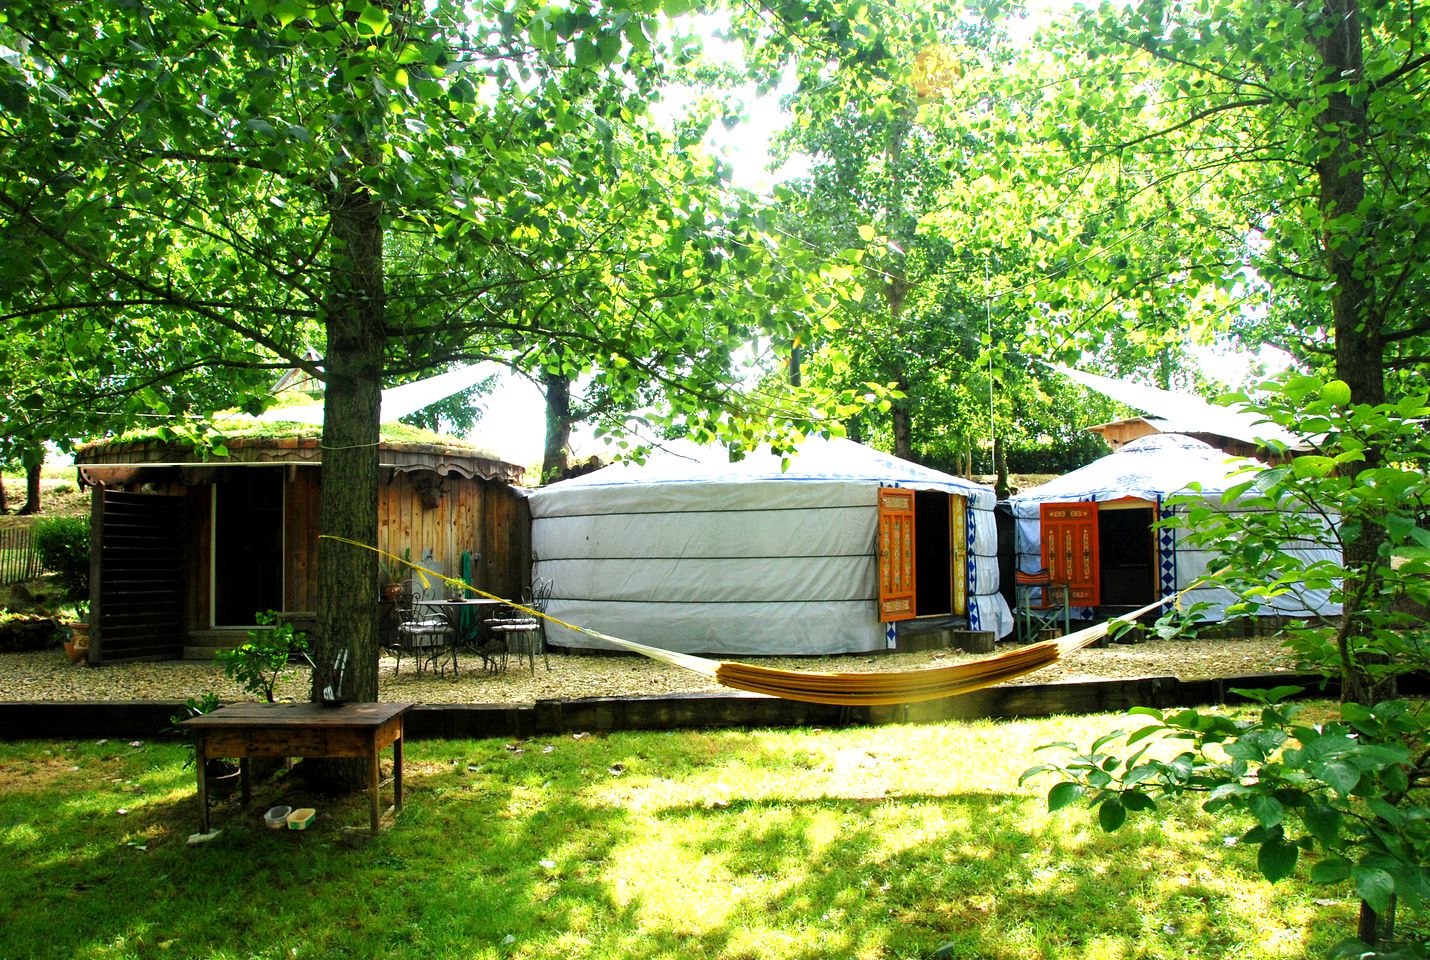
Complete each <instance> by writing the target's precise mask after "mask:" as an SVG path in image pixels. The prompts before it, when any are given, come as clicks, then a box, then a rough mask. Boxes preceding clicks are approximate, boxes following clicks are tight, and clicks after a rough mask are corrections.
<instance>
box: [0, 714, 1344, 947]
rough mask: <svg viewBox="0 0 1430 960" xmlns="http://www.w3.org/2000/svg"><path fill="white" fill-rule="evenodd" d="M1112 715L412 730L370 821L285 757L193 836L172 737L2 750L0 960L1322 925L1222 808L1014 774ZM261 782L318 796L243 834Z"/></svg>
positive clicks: (1107, 941) (1261, 940) (1074, 940)
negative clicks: (1140, 810)
mask: <svg viewBox="0 0 1430 960" xmlns="http://www.w3.org/2000/svg"><path fill="white" fill-rule="evenodd" d="M1116 723H1117V720H1116V718H1112V717H1106V716H1104V717H1092V718H1054V719H1050V720H1046V721H1024V722H1017V723H992V722H985V723H977V724H971V725H966V724H952V723H950V724H932V725H914V726H904V727H878V728H849V729H838V730H823V731H816V730H790V731H718V732H690V733H651V734H615V735H610V736H587V737H581V738H576V737H572V736H560V737H556V736H553V737H542V738H537V739H533V740H530V741H525V742H519V743H518V742H511V741H502V740H483V741H439V742H418V743H412V744H409V745H408V747H407V754H408V758H409V764H408V766H407V803H406V807H405V809H404V810H403V812H402V814H401V815H400V816H399V817H398V818H397V820H396V822H395V823H394V824H393V825H392V826H390V827H389V828H387V829H385V830H384V831H383V832H382V833H381V834H379V835H378V836H377V837H376V838H371V837H369V836H368V834H367V831H366V829H365V823H366V820H365V815H364V803H365V799H364V798H362V797H346V798H326V797H319V796H313V795H311V794H309V793H307V792H305V789H306V788H304V787H303V786H302V785H301V784H300V783H298V782H296V780H293V779H291V778H289V777H284V776H280V777H278V778H277V779H275V780H273V781H270V782H268V783H265V784H262V785H260V786H259V788H258V790H257V794H256V796H255V799H254V803H253V805H252V808H251V809H250V810H248V811H242V810H240V809H238V807H237V804H236V803H234V802H232V801H228V802H224V803H223V804H221V805H219V807H218V808H217V809H216V811H215V816H214V823H215V824H216V825H217V826H219V827H220V828H221V829H222V830H223V833H222V835H221V836H220V837H219V839H218V840H216V841H213V842H212V843H209V844H206V845H203V846H198V847H189V846H187V845H186V844H185V842H184V841H185V838H186V837H187V835H188V834H189V833H191V832H192V831H193V830H194V829H195V828H196V819H197V818H196V810H195V807H194V795H193V786H192V781H193V776H194V774H193V770H192V769H191V768H189V769H186V768H185V767H184V766H183V759H184V750H183V749H182V748H181V747H179V746H176V745H169V744H158V745H155V744H141V745H139V746H130V745H129V744H127V743H120V742H109V743H105V744H98V743H93V742H90V743H82V744H53V743H38V742H37V743H21V744H12V745H9V746H8V747H7V750H6V754H7V755H6V757H5V759H4V760H3V766H0V853H3V854H4V856H5V857H6V861H7V868H8V869H7V870H5V871H0V912H3V915H4V916H6V917H7V918H9V920H8V922H7V923H5V924H3V925H0V956H5V957H9V956H24V957H71V956H76V957H95V958H115V957H126V958H127V957H141V956H166V957H168V956H178V957H184V956H203V957H228V956H233V957H248V956H257V957H275V958H276V957H280V956H283V957H303V956H309V957H368V956H384V957H397V958H408V957H410V958H418V957H421V958H429V957H436V958H448V957H450V958H463V960H466V958H493V960H495V958H503V957H521V958H533V960H534V958H545V957H553V956H560V957H578V958H594V960H607V958H609V960H615V958H629V960H654V958H661V957H671V958H677V957H678V958H682V960H684V958H690V957H702V958H704V957H720V958H752V960H756V958H758V960H765V958H768V960H794V958H800V960H805V958H815V957H840V958H844V957H858V958H866V960H875V958H878V960H894V958H914V957H920V958H922V957H928V956H930V955H931V954H932V953H933V952H934V951H935V950H936V949H937V948H938V947H939V946H940V945H943V944H951V945H952V946H951V947H950V950H951V952H952V955H953V956H956V957H962V958H969V960H972V958H979V960H990V958H991V960H1014V958H1017V960H1022V958H1030V960H1031V958H1046V957H1057V958H1100V957H1128V958H1131V957H1137V958H1163V957H1165V958H1174V957H1177V958H1180V957H1186V956H1209V957H1210V956H1216V957H1223V956H1225V957H1232V956H1235V957H1247V958H1280V957H1295V956H1306V955H1315V954H1317V953H1324V952H1325V951H1326V950H1327V949H1328V948H1329V946H1330V945H1331V944H1332V943H1334V942H1336V941H1337V940H1339V939H1340V938H1341V937H1342V936H1343V935H1345V933H1346V932H1347V931H1348V930H1349V929H1350V924H1351V922H1352V918H1353V916H1354V910H1355V904H1354V903H1353V902H1351V901H1350V900H1349V899H1345V891H1339V892H1336V891H1326V890H1323V889H1320V888H1316V887H1312V886H1310V885H1309V884H1307V883H1305V882H1304V881H1302V880H1300V879H1293V880H1291V881H1287V882H1283V883H1281V884H1279V885H1276V886H1272V885H1270V884H1267V883H1266V882H1264V881H1263V880H1261V879H1260V877H1259V876H1258V875H1257V873H1256V871H1255V868H1254V861H1253V857H1252V852H1251V851H1248V850H1243V849H1240V848H1239V847H1236V846H1227V845H1226V844H1225V839H1224V838H1225V837H1227V836H1235V835H1237V834H1239V833H1240V832H1241V831H1242V830H1243V829H1244V827H1245V825H1244V824H1235V823H1228V822H1226V821H1224V820H1221V819H1219V818H1217V817H1213V816H1210V815H1208V814H1206V813H1204V812H1202V811H1201V810H1200V809H1198V808H1197V807H1195V806H1190V805H1180V806H1176V807H1168V808H1166V809H1164V810H1162V811H1160V812H1159V814H1158V816H1156V817H1153V818H1147V819H1143V820H1134V821H1133V822H1131V823H1129V824H1128V825H1127V826H1126V827H1124V828H1123V830H1121V831H1119V832H1118V833H1116V834H1110V835H1109V834H1105V833H1103V832H1102V831H1101V830H1100V829H1099V828H1098V827H1097V824H1096V820H1095V818H1094V817H1093V816H1092V815H1091V814H1090V813H1089V812H1088V811H1086V810H1081V809H1069V810H1065V811H1062V812H1060V813H1058V814H1057V815H1049V814H1048V813H1047V810H1046V804H1045V802H1044V799H1043V794H1044V792H1045V791H1046V789H1047V784H1032V785H1028V786H1025V787H1019V786H1018V785H1017V780H1018V774H1019V773H1020V772H1021V771H1022V770H1023V769H1024V768H1025V767H1027V766H1029V765H1030V764H1032V763H1033V762H1035V760H1036V758H1035V756H1034V748H1035V747H1036V746H1037V745H1038V744H1041V743H1044V742H1047V741H1051V740H1074V741H1079V742H1086V741H1087V740H1088V739H1090V738H1091V737H1092V736H1094V735H1095V734H1096V733H1097V732H1100V731H1103V730H1106V729H1108V728H1110V727H1111V726H1114V725H1116ZM32 770H43V771H44V775H43V776H39V777H36V778H35V779H34V782H33V783H31V784H30V786H29V787H27V788H26V789H23V790H11V789H9V787H10V786H11V785H12V782H13V781H16V780H18V779H20V778H23V777H25V776H26V773H27V772H28V771H32ZM276 802H284V803H302V804H306V805H313V806H315V807H317V808H318V810H319V818H318V820H317V821H316V822H315V824H314V826H313V827H312V828H310V829H309V830H308V831H304V832H301V833H298V832H289V831H270V830H267V829H266V828H264V827H263V826H262V825H261V823H260V822H259V821H260V818H261V815H262V811H263V809H265V808H266V806H268V805H271V804H272V803H276ZM120 809H123V810H124V812H123V813H120V812H119V810H120ZM60 913H62V914H63V916H64V917H65V918H66V919H65V923H64V924H62V925H61V924H56V923H55V922H54V920H53V917H54V916H55V915H57V914H60Z"/></svg>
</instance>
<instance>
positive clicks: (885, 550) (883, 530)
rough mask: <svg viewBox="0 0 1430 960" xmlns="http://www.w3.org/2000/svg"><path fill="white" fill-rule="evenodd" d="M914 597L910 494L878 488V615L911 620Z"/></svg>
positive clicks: (888, 619)
mask: <svg viewBox="0 0 1430 960" xmlns="http://www.w3.org/2000/svg"><path fill="white" fill-rule="evenodd" d="M914 601H915V597H914V494H913V491H911V490H896V489H893V488H891V487H880V488H879V619H880V620H883V621H884V622H886V623H887V622H890V621H894V620H912V619H913V617H914V611H915V609H916V608H915V603H914Z"/></svg>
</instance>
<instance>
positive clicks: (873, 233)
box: [859, 223, 879, 243]
mask: <svg viewBox="0 0 1430 960" xmlns="http://www.w3.org/2000/svg"><path fill="white" fill-rule="evenodd" d="M878 235H879V231H878V230H876V229H874V227H872V226H870V225H869V224H867V223H861V224H859V238H860V239H861V240H863V241H864V242H865V243H869V242H872V241H873V239H874V238H875V237H877V236H878Z"/></svg>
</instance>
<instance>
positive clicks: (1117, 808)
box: [1097, 797, 1127, 833]
mask: <svg viewBox="0 0 1430 960" xmlns="http://www.w3.org/2000/svg"><path fill="white" fill-rule="evenodd" d="M1097 822H1098V824H1100V825H1101V826H1102V829H1103V830H1106V831H1107V832H1108V833H1112V832H1113V831H1114V830H1116V829H1117V828H1118V827H1120V826H1122V825H1123V824H1124V823H1126V822H1127V808H1126V807H1125V806H1123V804H1122V801H1121V800H1119V799H1117V798H1116V797H1111V798H1109V799H1107V800H1104V801H1103V802H1102V806H1100V807H1098V808H1097Z"/></svg>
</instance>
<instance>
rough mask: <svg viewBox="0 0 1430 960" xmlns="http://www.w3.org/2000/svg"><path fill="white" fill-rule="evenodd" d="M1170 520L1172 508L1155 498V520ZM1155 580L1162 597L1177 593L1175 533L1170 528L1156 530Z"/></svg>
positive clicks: (1163, 521) (1160, 499)
mask: <svg viewBox="0 0 1430 960" xmlns="http://www.w3.org/2000/svg"><path fill="white" fill-rule="evenodd" d="M1171 519H1172V508H1171V507H1168V506H1166V505H1165V504H1163V503H1162V498H1161V497H1158V498H1157V520H1158V521H1159V522H1160V523H1162V524H1166V523H1167V522H1168V521H1170V520H1171ZM1157 580H1158V585H1159V586H1160V587H1161V590H1162V596H1164V597H1165V596H1167V594H1169V593H1176V592H1177V531H1176V530H1175V529H1174V528H1173V527H1171V526H1161V525H1159V526H1158V528H1157Z"/></svg>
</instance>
